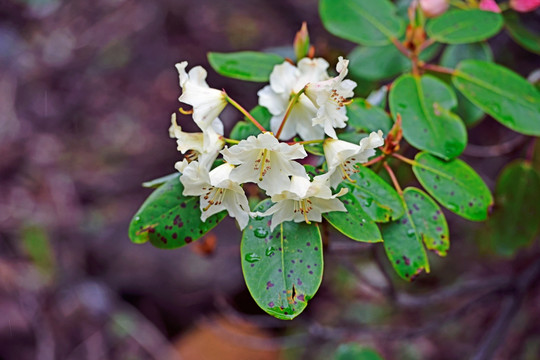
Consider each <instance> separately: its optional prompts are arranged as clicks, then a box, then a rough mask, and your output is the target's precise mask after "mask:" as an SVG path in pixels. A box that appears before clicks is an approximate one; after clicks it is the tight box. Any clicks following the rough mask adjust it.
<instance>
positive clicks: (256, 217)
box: [255, 216, 264, 221]
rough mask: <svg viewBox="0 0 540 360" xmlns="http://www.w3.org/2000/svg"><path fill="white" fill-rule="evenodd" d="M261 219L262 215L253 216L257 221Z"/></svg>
mask: <svg viewBox="0 0 540 360" xmlns="http://www.w3.org/2000/svg"><path fill="white" fill-rule="evenodd" d="M263 219H264V217H262V216H255V220H257V221H261V220H263Z"/></svg>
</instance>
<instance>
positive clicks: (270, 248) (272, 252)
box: [266, 246, 276, 256]
mask: <svg viewBox="0 0 540 360" xmlns="http://www.w3.org/2000/svg"><path fill="white" fill-rule="evenodd" d="M274 251H276V249H274V247H272V246H270V247H269V248H268V249H266V256H272V255H274Z"/></svg>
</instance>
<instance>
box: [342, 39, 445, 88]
mask: <svg viewBox="0 0 540 360" xmlns="http://www.w3.org/2000/svg"><path fill="white" fill-rule="evenodd" d="M440 48H441V46H440V45H439V44H433V45H431V46H430V47H428V48H427V49H425V50H424V51H423V52H422V54H420V59H421V60H423V61H428V60H430V59H432V58H433V57H435V56H436V55H437V53H438V51H439V50H440ZM348 59H349V61H350V62H349V72H350V73H351V75H352V76H353V77H355V76H356V77H360V78H363V79H367V80H381V79H387V78H391V77H393V76H395V75H398V74H401V73H403V72H405V71H410V69H411V60H410V59H409V58H408V57H406V56H405V55H403V54H402V53H401V52H400V51H399V50H398V49H397V47H395V46H394V44H390V45H385V46H377V47H375V46H373V47H368V46H358V47H357V48H355V49H354V50H353V51H352V52H351V53H350V54H349V56H348Z"/></svg>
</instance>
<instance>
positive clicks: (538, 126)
mask: <svg viewBox="0 0 540 360" xmlns="http://www.w3.org/2000/svg"><path fill="white" fill-rule="evenodd" d="M452 82H453V83H454V86H455V87H456V88H457V89H458V90H459V91H460V92H461V93H462V94H463V95H465V97H466V98H467V99H469V100H470V101H471V102H472V103H474V104H475V105H476V106H478V107H479V108H481V109H482V110H484V111H485V112H486V113H488V114H489V115H491V116H492V117H493V118H495V119H496V120H497V121H499V122H500V123H501V124H503V125H505V126H507V127H509V128H510V129H512V130H515V131H518V132H521V133H523V134H526V135H540V92H538V90H537V89H536V88H535V87H534V86H533V85H532V84H530V83H529V82H527V80H525V79H523V78H522V77H521V76H519V75H518V74H516V73H514V72H513V71H511V70H509V69H507V68H505V67H504V66H500V65H496V64H493V63H490V62H486V61H479V60H465V61H462V62H461V63H460V64H459V65H458V67H457V70H456V72H455V73H454V75H453V76H452Z"/></svg>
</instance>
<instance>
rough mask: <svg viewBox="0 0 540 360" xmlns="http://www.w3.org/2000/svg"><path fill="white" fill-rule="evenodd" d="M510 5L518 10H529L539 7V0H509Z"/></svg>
mask: <svg viewBox="0 0 540 360" xmlns="http://www.w3.org/2000/svg"><path fill="white" fill-rule="evenodd" d="M510 7H511V8H512V9H514V10H516V11H519V12H529V11H533V10H535V9H537V8H539V7H540V0H510Z"/></svg>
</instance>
